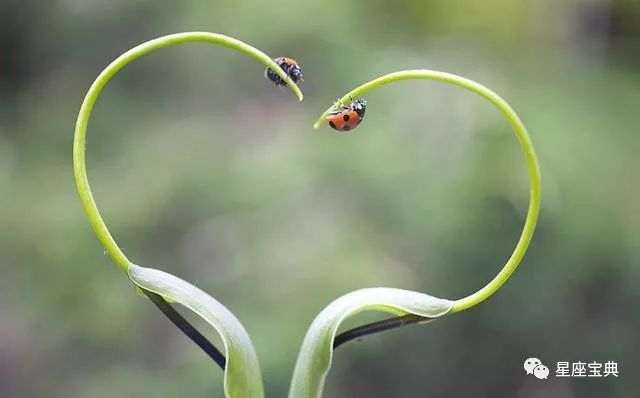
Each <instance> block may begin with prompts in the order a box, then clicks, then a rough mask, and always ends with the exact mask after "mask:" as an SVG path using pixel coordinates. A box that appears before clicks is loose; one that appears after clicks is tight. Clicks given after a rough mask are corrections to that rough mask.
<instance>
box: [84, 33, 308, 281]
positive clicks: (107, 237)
mask: <svg viewBox="0 0 640 398" xmlns="http://www.w3.org/2000/svg"><path fill="white" fill-rule="evenodd" d="M187 42H206V43H212V44H218V45H221V46H223V47H227V48H231V49H233V50H237V51H239V52H241V53H243V54H245V55H248V56H249V57H251V58H253V59H255V60H257V61H258V62H261V63H262V64H264V65H265V66H266V67H269V68H271V69H272V70H273V71H275V73H277V74H278V76H280V78H282V79H283V80H284V81H286V82H287V86H289V88H291V90H292V91H293V92H294V93H295V94H296V95H297V96H298V99H299V100H300V101H302V98H303V95H302V92H301V91H300V89H299V88H298V86H297V85H296V84H295V83H294V82H293V81H291V79H290V78H289V77H288V76H287V74H286V73H285V72H284V71H283V70H282V69H281V68H280V67H279V66H278V64H276V63H275V62H274V61H273V60H272V59H271V58H270V57H269V56H268V55H267V54H265V53H263V52H262V51H260V50H258V49H257V48H254V47H252V46H250V45H248V44H246V43H244V42H242V41H240V40H237V39H234V38H232V37H228V36H224V35H221V34H217V33H209V32H184V33H176V34H171V35H167V36H162V37H159V38H156V39H152V40H149V41H147V42H144V43H142V44H140V45H138V46H136V47H134V48H132V49H130V50H129V51H127V52H125V53H124V54H122V55H120V56H119V57H118V58H116V59H115V60H114V61H113V62H111V63H110V64H109V65H108V66H107V67H106V68H105V69H104V70H103V71H102V72H101V73H100V75H98V77H97V78H96V80H95V81H94V82H93V84H92V85H91V87H90V88H89V91H88V92H87V94H86V96H85V98H84V101H83V102H82V106H81V107H80V112H79V114H78V119H77V121H76V127H75V133H74V137H73V171H74V175H75V180H76V187H77V189H78V193H79V195H80V200H81V201H82V205H83V207H84V210H85V212H86V213H87V216H88V217H89V221H90V223H91V226H92V227H93V229H94V231H95V233H96V235H97V236H98V239H99V240H100V242H101V243H102V245H103V246H104V248H105V250H106V251H107V253H108V254H109V256H111V258H112V259H113V261H115V263H116V264H117V265H118V266H119V267H120V268H121V269H122V270H123V271H125V272H126V271H127V270H128V269H129V265H130V261H129V259H128V258H127V256H125V254H124V253H123V252H122V250H121V249H120V247H119V246H118V244H117V243H116V242H115V240H114V239H113V237H112V236H111V233H110V232H109V229H108V228H107V226H106V224H105V222H104V220H103V219H102V216H101V215H100V211H99V210H98V206H97V205H96V202H95V200H94V198H93V194H92V193H91V187H90V186H89V180H88V178H87V168H86V161H85V147H86V137H87V126H88V124H89V117H90V116H91V111H92V110H93V106H94V104H95V102H96V100H97V98H98V96H99V95H100V92H102V90H103V89H104V87H105V86H106V84H107V83H108V82H109V80H111V78H112V77H113V76H115V74H116V73H118V72H119V71H120V70H121V69H122V68H124V67H125V66H126V65H127V64H129V63H130V62H132V61H134V60H136V59H138V58H140V57H142V56H144V55H147V54H149V53H151V52H153V51H155V50H159V49H161V48H164V47H168V46H171V45H173V44H180V43H187Z"/></svg>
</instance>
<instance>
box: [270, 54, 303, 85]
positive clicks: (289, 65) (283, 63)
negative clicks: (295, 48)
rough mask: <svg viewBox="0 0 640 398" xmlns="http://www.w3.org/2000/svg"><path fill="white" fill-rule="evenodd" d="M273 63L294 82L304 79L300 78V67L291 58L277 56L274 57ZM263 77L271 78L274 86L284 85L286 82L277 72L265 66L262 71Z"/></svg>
mask: <svg viewBox="0 0 640 398" xmlns="http://www.w3.org/2000/svg"><path fill="white" fill-rule="evenodd" d="M274 61H275V63H276V64H278V66H279V67H280V68H281V69H282V70H283V71H284V73H286V74H287V76H289V77H290V78H291V80H293V82H294V83H298V81H304V80H303V79H302V67H301V66H300V65H299V64H298V62H297V61H296V60H295V59H293V58H287V57H278V58H275V59H274ZM264 77H266V78H267V79H269V80H271V81H272V82H273V83H274V84H275V85H276V86H286V85H287V82H286V81H284V80H283V79H282V78H281V77H280V76H278V74H277V73H276V72H275V71H274V70H273V69H271V68H267V69H266V70H265V71H264Z"/></svg>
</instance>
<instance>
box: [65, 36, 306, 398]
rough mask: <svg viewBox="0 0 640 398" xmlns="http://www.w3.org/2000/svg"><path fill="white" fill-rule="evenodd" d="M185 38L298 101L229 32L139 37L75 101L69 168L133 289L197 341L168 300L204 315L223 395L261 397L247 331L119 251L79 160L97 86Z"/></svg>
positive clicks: (221, 309)
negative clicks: (255, 72)
mask: <svg viewBox="0 0 640 398" xmlns="http://www.w3.org/2000/svg"><path fill="white" fill-rule="evenodd" d="M186 42H205V43H212V44H217V45H221V46H224V47H228V48H231V49H233V50H236V51H239V52H241V53H244V54H246V55H248V56H250V57H251V58H254V59H256V60H257V61H259V62H261V63H262V64H264V65H265V66H267V67H269V68H271V69H272V70H274V71H276V73H277V74H278V75H279V76H280V77H281V78H282V79H283V80H285V81H287V82H288V84H287V85H288V87H289V88H291V89H292V90H293V92H294V93H295V94H296V95H297V96H298V98H299V99H300V101H302V98H303V96H302V92H301V91H300V89H299V88H298V87H297V86H296V85H295V83H293V82H292V81H290V80H289V78H288V76H287V75H286V74H285V73H284V71H282V69H280V68H279V67H278V65H277V64H276V63H275V62H274V61H273V60H272V59H271V58H270V57H269V56H268V55H266V54H265V53H263V52H262V51H260V50H258V49H256V48H254V47H252V46H249V45H248V44H245V43H243V42H241V41H239V40H236V39H234V38H231V37H228V36H224V35H220V34H215V33H207V32H187V33H178V34H173V35H168V36H163V37H160V38H157V39H154V40H150V41H148V42H146V43H143V44H141V45H139V46H137V47H134V48H132V49H131V50H129V51H127V52H125V53H124V54H122V55H121V56H119V57H118V58H116V59H115V60H114V61H113V62H112V63H111V64H109V66H107V67H106V68H105V69H104V70H103V71H102V73H100V75H99V76H98V77H97V78H96V80H95V81H94V82H93V84H92V85H91V87H90V88H89V91H88V92H87V95H86V96H85V98H84V101H83V102H82V106H81V107H80V113H79V115H78V120H77V122H76V128H75V135H74V140H73V170H74V174H75V178H76V186H77V189H78V193H79V194H80V199H81V201H82V205H83V206H84V209H85V211H86V213H87V216H88V217H89V221H90V222H91V226H92V227H93V229H94V231H95V232H96V235H97V236H98V239H99V240H100V242H101V243H102V245H103V246H104V248H105V250H106V252H107V253H108V254H109V256H111V258H112V259H113V261H115V263H116V264H117V265H118V266H119V267H120V268H121V269H122V270H123V271H125V272H126V273H127V275H128V276H129V279H130V280H131V281H132V282H133V283H134V284H135V286H136V287H137V289H138V290H139V291H140V292H141V293H143V294H145V295H147V296H148V297H150V298H151V299H152V300H153V302H154V303H155V304H156V305H158V307H159V308H160V309H162V310H163V312H164V313H165V314H167V315H168V316H170V319H172V321H174V323H176V324H178V325H181V326H182V327H183V328H186V329H187V330H185V329H183V331H185V333H187V335H189V337H191V338H192V339H194V341H196V343H199V345H200V346H201V347H203V345H202V344H205V345H206V343H205V341H206V339H204V338H203V337H202V335H199V336H198V334H194V332H195V333H197V331H195V329H194V328H193V327H189V325H188V323H186V321H185V320H184V319H180V318H176V316H177V317H179V315H178V314H177V312H175V311H172V309H171V306H170V305H169V304H168V303H167V301H168V302H176V303H179V304H182V305H183V306H185V307H187V308H188V309H190V310H191V311H193V312H195V313H196V314H198V315H199V316H200V317H202V318H203V319H204V320H206V321H207V322H208V323H209V324H210V325H211V326H213V327H214V328H215V330H216V331H217V332H218V333H219V334H220V337H221V338H222V341H223V344H224V347H225V351H226V360H225V361H224V362H223V361H222V360H223V359H225V358H224V357H223V356H222V354H220V353H219V352H218V351H217V349H215V348H214V347H213V345H210V344H209V345H208V346H207V347H203V349H205V351H207V353H208V354H209V355H210V356H212V358H214V359H216V358H217V362H218V363H219V364H220V365H221V367H223V369H224V370H225V378H224V391H225V394H226V396H229V397H261V396H263V395H264V392H263V387H262V378H261V376H260V367H259V364H258V357H257V355H256V352H255V349H254V348H253V345H252V343H251V340H250V339H249V335H248V334H247V332H246V331H245V329H244V327H243V326H242V324H241V323H240V321H238V319H237V318H236V317H235V316H234V315H233V314H232V313H231V312H230V311H229V310H228V309H227V308H226V307H225V306H223V305H222V304H220V303H219V302H218V301H217V300H215V299H214V298H212V297H211V296H209V295H208V294H206V293H204V292H203V291H202V290H200V289H198V288H197V287H195V286H193V285H191V284H189V283H187V282H185V281H183V280H182V279H180V278H177V277H175V276H173V275H171V274H168V273H166V272H163V271H159V270H156V269H153V268H145V267H141V266H138V265H136V264H134V263H132V262H131V261H129V259H128V258H127V257H126V256H125V255H124V253H123V252H122V250H121V249H120V247H119V246H118V244H117V243H116V242H115V240H114V239H113V237H112V236H111V233H110V232H109V230H108V229H107V226H106V224H105V223H104V221H103V219H102V216H101V215H100V212H99V211H98V207H97V205H96V202H95V200H94V199H93V195H92V193H91V187H90V186H89V180H88V178H87V168H86V162H85V147H86V136H87V126H88V123H89V117H90V116H91V110H92V109H93V105H94V104H95V102H96V100H97V98H98V96H99V95H100V92H101V91H102V89H103V88H104V87H105V85H106V84H107V83H108V82H109V80H110V79H111V78H112V77H113V76H114V75H115V74H116V73H118V71H120V70H121V69H122V68H123V67H124V66H125V65H127V64H128V63H130V62H132V61H134V60H136V59H138V58H140V57H142V56H144V55H146V54H149V53H150V52H152V51H155V50H158V49H161V48H164V47H168V46H170V45H174V44H180V43H186Z"/></svg>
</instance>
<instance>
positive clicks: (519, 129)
mask: <svg viewBox="0 0 640 398" xmlns="http://www.w3.org/2000/svg"><path fill="white" fill-rule="evenodd" d="M413 79H424V80H436V81H441V82H444V83H449V84H453V85H455V86H458V87H462V88H464V89H467V90H469V91H471V92H473V93H476V94H478V95H479V96H481V97H482V98H484V99H486V100H488V101H489V102H490V103H491V104H493V105H494V106H495V107H496V108H498V110H500V111H501V112H502V114H503V115H504V116H505V118H506V119H507V121H508V122H509V124H510V125H511V127H512V128H513V131H514V133H515V135H516V137H517V139H518V142H519V143H520V147H521V149H522V152H523V154H524V157H525V160H526V162H527V169H528V172H529V208H528V210H527V217H526V220H525V223H524V226H523V229H522V233H521V234H520V238H519V239H518V242H517V244H516V246H515V249H514V251H513V254H511V256H510V257H509V259H508V260H507V262H506V264H505V265H504V266H503V267H502V269H501V270H500V271H499V272H498V274H497V275H496V276H495V277H494V278H493V279H492V280H491V281H489V283H487V284H486V285H485V286H484V287H482V288H481V289H480V290H478V291H476V292H475V293H473V294H470V295H468V296H466V297H463V298H461V299H458V300H456V301H455V302H454V305H453V307H452V309H451V312H452V313H453V312H459V311H464V310H466V309H469V308H471V307H473V306H475V305H477V304H479V303H481V302H482V301H484V300H486V299H487V298H489V297H490V296H491V295H493V294H494V293H495V292H496V291H497V290H498V289H499V288H500V287H501V286H502V285H503V284H504V283H505V282H506V281H507V279H509V277H510V276H511V274H513V272H514V271H515V270H516V268H517V267H518V265H519V264H520V262H521V261H522V258H523V257H524V254H525V252H526V251H527V248H528V246H529V243H530V242H531V238H532V236H533V231H534V230H535V227H536V222H537V220H538V213H539V212H540V199H541V176H540V167H539V164H538V159H537V157H536V153H535V150H534V148H533V143H532V142H531V138H530V137H529V133H528V132H527V129H526V128H525V127H524V124H523V123H522V121H521V120H520V118H519V117H518V115H517V114H516V112H515V111H514V110H513V108H511V106H509V104H508V103H507V102H506V101H505V100H504V99H502V98H501V97H500V96H499V95H498V94H496V93H495V92H493V91H492V90H490V89H488V88H486V87H485V86H483V85H481V84H479V83H477V82H475V81H473V80H470V79H467V78H464V77H461V76H457V75H454V74H451V73H446V72H439V71H433V70H427V69H416V70H406V71H400V72H393V73H389V74H387V75H384V76H381V77H379V78H377V79H374V80H371V81H369V82H367V83H365V84H363V85H361V86H359V87H356V88H355V89H353V90H351V91H350V92H348V93H347V94H345V95H344V96H343V97H342V98H340V100H338V103H337V104H336V105H337V106H341V105H343V104H346V103H348V102H349V101H350V99H351V98H357V97H360V96H362V94H364V93H366V92H368V91H370V90H372V89H374V88H376V87H378V86H382V85H384V84H389V83H392V82H395V81H400V80H413ZM336 105H334V106H332V107H330V108H329V109H327V110H326V111H325V112H324V113H323V114H322V115H321V116H320V118H318V120H316V121H315V123H314V124H313V127H314V128H316V129H317V128H318V127H320V124H321V123H323V122H324V121H325V116H327V115H328V114H329V112H331V111H332V110H334V109H335V106H336Z"/></svg>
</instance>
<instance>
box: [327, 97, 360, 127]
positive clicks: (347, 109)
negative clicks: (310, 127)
mask: <svg viewBox="0 0 640 398" xmlns="http://www.w3.org/2000/svg"><path fill="white" fill-rule="evenodd" d="M366 110H367V101H365V100H364V99H362V98H360V99H357V100H355V101H352V102H351V103H350V104H349V105H345V106H343V107H342V109H340V110H336V111H334V112H331V113H330V114H329V115H328V116H327V117H326V119H327V121H328V122H329V126H331V128H333V129H335V130H338V131H349V130H353V129H354V128H356V127H358V125H359V124H360V123H361V122H362V119H364V112H365V111H366Z"/></svg>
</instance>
